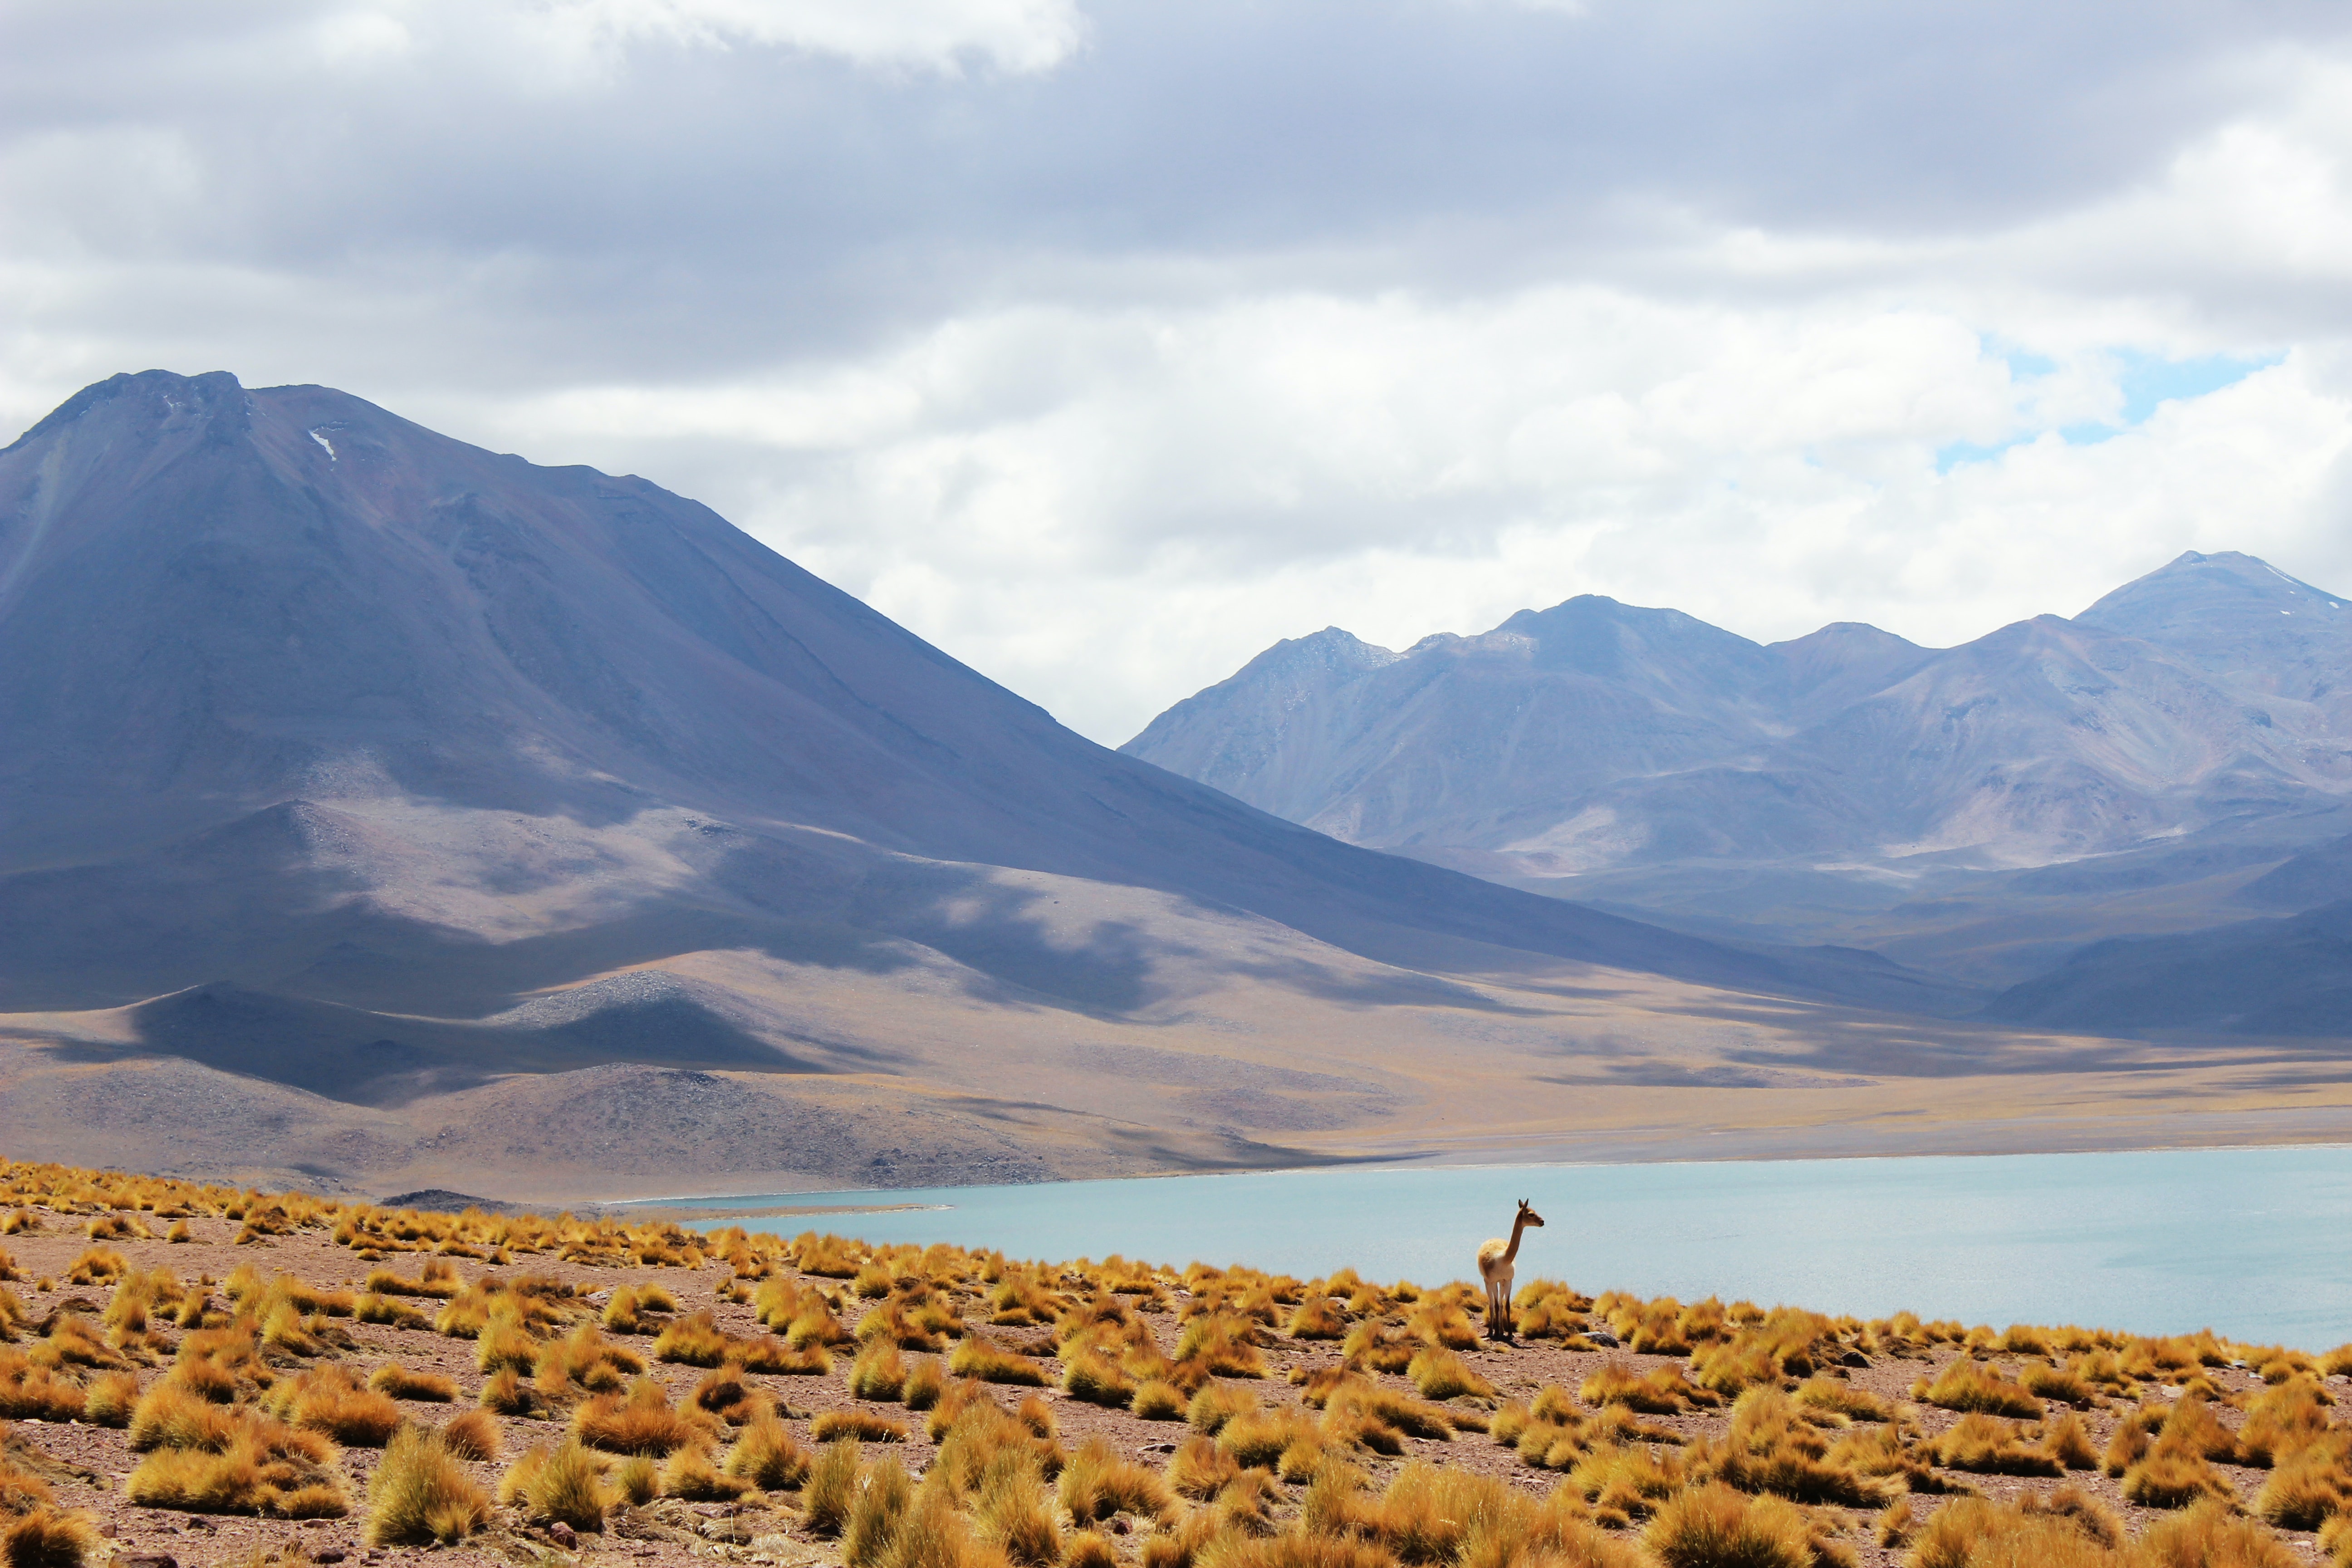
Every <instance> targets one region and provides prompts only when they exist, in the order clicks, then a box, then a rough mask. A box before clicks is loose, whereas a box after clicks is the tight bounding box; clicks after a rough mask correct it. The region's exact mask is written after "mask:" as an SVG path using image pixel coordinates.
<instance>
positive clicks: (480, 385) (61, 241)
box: [0, 0, 2352, 744]
mask: <svg viewBox="0 0 2352 1568" xmlns="http://www.w3.org/2000/svg"><path fill="white" fill-rule="evenodd" d="M2347 158H2352V7H2345V6H2342V5H2333V4H2324V3H2317V0H2313V3H2273V4H2239V5H2233V4H2229V3H2227V0H2210V3H2201V4H2182V3H2172V0H2137V3H2135V4H2132V5H2123V4H2115V3H2105V0H2083V3H2079V4H2074V5H2049V4H2047V3H2046V0H2040V3H2035V4H2021V3H2017V0H1974V3H1971V4H1967V5H1961V4H1958V3H1944V0H1931V3H1922V4H1918V5H1885V4H1884V0H1874V3H1864V0H1778V3H1775V0H1738V3H1732V0H1638V3H1636V0H1345V3H1341V0H1167V3H1150V4H1145V3H1118V0H414V3H378V4H346V3H342V0H309V3H304V4H279V3H274V0H242V3H240V4H239V5H234V6H208V5H169V6H165V5H142V4H131V3H128V0H79V3H77V0H54V3H26V0H0V427H5V435H0V440H5V439H6V438H8V437H13V435H14V433H15V432H16V431H18V430H21V429H23V428H24V427H26V426H29V425H30V424H32V423H33V422H34V421H35V420H37V418H38V417H39V416H41V415H42V414H44V413H46V412H47V410H48V409H49V408H51V407H53V406H54V405H57V404H58V403H59V402H61V401H63V400H64V399H65V398H66V397H67V396H68V395H71V394H72V393H73V392H74V391H75V390H76V389H78V388H79V387H80V386H82V385H84V384H87V383H89V382H91V381H95V380H98V379H100V378H102V377H104V376H107V375H110V374H114V373H116V372H119V371H128V370H142V369H148V368H163V369H169V370H177V371H181V372H184V373H190V374H193V373H196V372H201V371H207V370H227V371H230V372H233V373H234V374H236V375H237V376H238V378H239V379H241V380H242V381H244V382H245V383H246V384H248V385H257V386H258V385H271V384H280V383H287V382H316V383H323V384H330V385H334V386H339V387H341V388H342V389H344V390H346V391H349V392H352V393H355V394H357V395H361V396H363V397H366V398H368V399H370V400H372V401H373V402H375V403H378V404H381V405H383V406H385V407H387V408H390V409H392V410H393V411H394V412H395V413H398V414H402V415H404V416H407V417H409V418H412V419H415V420H417V421H418V422H420V423H423V424H425V425H428V426H433V427H434V428H436V429H439V430H442V431H445V432H446V433H448V434H450V435H453V436H457V437H461V438H463V439H466V440H469V441H474V442H478V443H479V444H481V445H483V446H487V447H493V448H496V449H499V450H501V451H513V452H519V453H521V454H522V455H524V456H526V457H529V458H532V459H533V460H535V461H540V462H546V463H575V462H576V463H588V464H592V465H593V466H595V467H597V468H604V469H607V470H610V471H615V472H631V473H637V474H642V475H644V476H646V478H648V479H653V480H655V481H656V482H657V483H659V484H661V485H664V486H665V487H667V488H668V489H673V490H676V491H678V492H680V493H682V494H685V495H688V496H692V497H694V498H696V499H698V500H703V501H705V502H708V503H709V504H710V505H711V506H713V507H715V508H716V509H718V510H719V511H720V512H721V513H723V514H725V515H726V516H727V517H729V518H730V519H731V520H732V521H735V522H737V523H739V524H740V525H741V526H742V527H744V528H745V529H747V530H749V531H751V532H752V533H753V534H755V535H757V536H758V537H759V538H761V540H763V541H765V542H768V543H769V544H771V545H772V546H773V547H774V548H776V549H777V550H779V551H781V552H783V553H785V554H787V555H789V556H791V557H793V559H794V560H796V561H798V562H799V563H802V564H803V565H804V566H806V567H808V568H809V569H811V570H812V571H814V572H816V573H818V574H822V575H824V576H825V577H827V578H829V579H830V580H832V581H833V582H835V583H837V584H840V585H841V586H843V587H844V588H846V589H848V590H849V591H850V592H852V593H855V594H856V595H859V596H860V597H862V598H865V599H866V600H867V601H868V602H869V603H871V604H873V605H875V606H876V607H877V608H878V609H880V610H882V611H883V612H884V613H886V614H887V615H889V616H893V617H895V618H896V619H898V621H900V622H901V623H903V624H904V625H906V626H908V627H910V628H912V629H913V630H914V631H916V632H918V633H919V634H920V635H921V636H923V637H928V638H929V639H930V640H931V641H933V642H934V643H936V644H938V645H939V646H940V647H943V648H944V649H946V650H947V651H948V652H950V654H953V655H954V656H955V657H957V658H961V659H962V660H964V661H965V662H966V663H968V664H971V666H973V667H974V668H978V669H980V670H981V671H982V672H983V673H985V674H987V675H989V676H992V677H993V678H994V679H998V680H1000V681H1002V682H1003V683H1004V684H1005V685H1007V686H1009V687H1011V688H1013V689H1015V690H1017V691H1019V692H1021V693H1022V694H1023V695H1024V696H1026V697H1029V698H1031V699H1033V700H1036V701H1038V702H1040V703H1042V704H1044V705H1045V707H1046V708H1048V709H1050V710H1052V711H1053V712H1054V713H1055V715H1056V716H1057V717H1059V718H1060V719H1062V720H1063V721H1065V722H1066V723H1068V724H1070V725H1072V726H1073V727H1075V728H1076V729H1078V730H1079V731H1083V732H1085V733H1087V734H1088V735H1090V736H1092V737H1094V738H1095V739H1097V740H1099V741H1102V742H1106V743H1108V744H1117V743H1118V742H1122V741H1124V740H1126V739H1127V738H1128V737H1129V736H1130V735H1132V734H1133V733H1135V731H1138V730H1139V729H1141V728H1142V726H1143V725H1144V724H1145V723H1146V722H1147V721H1149V720H1150V718H1151V716H1152V715H1153V714H1155V713H1157V712H1158V711H1160V710H1161V709H1163V708H1165V707H1166V706H1168V705H1169V704H1170V703H1171V702H1173V701H1175V700H1179V699H1181V698H1182V697H1184V696H1186V695H1189V694H1190V693H1192V691H1194V690H1196V689H1199V688H1201V687H1202V686H1205V685H1208V684H1210V683H1212V682H1213V681H1216V680H1218V679H1223V677H1225V676H1226V675H1228V674H1230V673H1232V671H1233V670H1234V669H1235V668H1238V667H1239V666H1240V665H1241V664H1243V663H1244V662H1245V661H1246V660H1247V659H1248V658H1251V657H1252V656H1253V655H1255V653H1257V652H1258V651H1260V650H1261V649H1263V648H1265V647H1266V646H1268V645H1269V644H1271V643H1273V642H1274V641H1276V639H1277V638H1281V637H1297V636H1302V635H1305V634H1307V633H1308V632H1312V631H1315V630H1318V629H1319V628H1320V627H1322V626H1327V625H1338V626H1345V627H1347V628H1348V629H1349V630H1350V631H1352V632H1354V633H1356V634H1357V635H1358V636H1360V637H1364V638H1366V639H1367V640H1370V641H1372V642H1377V643H1381V644H1385V645H1387V646H1390V647H1404V646H1408V645H1410V644H1411V643H1412V642H1413V641H1415V640H1417V639H1419V638H1420V637H1424V636H1427V635H1429V634H1432V633H1435V632H1461V633H1469V632H1475V631H1479V630H1483V629H1485V628H1486V627H1488V626H1493V625H1495V624H1496V623H1497V622H1499V621H1501V620H1502V619H1504V618H1505V617H1506V616H1508V615H1509V614H1511V613H1512V612H1513V611H1515V610H1517V609H1519V608H1522V607H1527V606H1542V605H1551V604H1555V603H1558V602H1559V601H1560V600H1562V599H1565V598H1568V597H1570V595H1576V594H1580V593H1595V594H1606V595H1612V596H1614V597H1617V598H1619V599H1622V600H1625V601H1628V602H1631V603H1636V604H1643V605H1672V606H1674V607H1675V608H1678V609H1682V610H1685V611H1687V612H1689V613H1691V614H1693V615H1696V616H1701V617H1702V618H1704V619H1706V620H1709V621H1712V622H1714V623H1716V624H1717V625H1718V626H1726V627H1727V628H1729V629H1731V630H1733V631H1736V632H1738V633H1740V634H1742V635H1744V636H1747V637H1754V638H1756V639H1758V640H1759V641H1771V640H1775V639H1778V638H1782V637H1795V636H1800V635H1801V634H1803V633H1805V632H1807V631H1811V630H1812V629H1813V628H1815V627H1817V626H1821V625H1822V624H1824V623H1827V622H1830V621H1837V620H1862V621H1868V622H1871V623H1873V624H1874V625H1877V626H1883V627H1885V628H1886V629H1888V630H1891V631H1895V632H1897V633H1900V634H1902V635H1903V636H1906V637H1911V638H1913V639H1914V640H1916V641H1918V642H1922V643H1926V644H1929V645H1934V646H1946V645H1949V644H1951V643H1955V642H1959V641H1964V640H1967V639H1969V638H1970V637H1978V636H1980V635H1982V634H1984V633H1985V632H1987V631H1990V630H1991V629H1993V628H1994V627H1996V626H2000V625H2002V624H2005V623H2007V622H2010V621H2013V620H2016V619H2019V618H2021V617H2023V616H2032V615H2036V614H2042V613H2057V614H2066V615H2071V614H2074V613H2075V612H2076V611H2079V610H2080V609H2082V608H2083V607H2084V605H2088V604H2089V603H2090V602H2091V601H2092V600H2094V599H2095V598H2097V597H2098V596H2099V595H2102V594H2104V593H2105V592H2106V591H2107V590H2109V589H2111V588H2113V587H2115V586H2116V585H2117V584H2121V583H2123V582H2125V581H2126V580H2128V579H2130V578H2132V577H2135V576H2137V575H2139V574H2142V573H2145V572H2147V571H2150V570H2153V569H2155V568H2156V567H2158V566H2160V565H2161V564H2163V563H2165V562H2166V561H2168V560H2169V559H2171V558H2172V557H2173V556H2175V555H2177V554H2179V552H2182V551H2184V550H2201V551H2215V550H2231V549H2236V550H2244V551H2248V552H2252V553H2254V554H2258V555H2261V556H2263V558H2264V559H2266V560H2268V561H2270V562H2272V563H2273V564H2275V565H2277V566H2279V567H2281V568H2282V569H2283V570H2284V571H2287V572H2289V573H2291V574H2294V575H2295V576H2297V577H2301V578H2304V579H2306V580H2308V581H2312V582H2315V583H2317V584H2320V585H2322V586H2323V587H2328V588H2331V589H2337V590H2345V589H2352V173H2348V172H2347Z"/></svg>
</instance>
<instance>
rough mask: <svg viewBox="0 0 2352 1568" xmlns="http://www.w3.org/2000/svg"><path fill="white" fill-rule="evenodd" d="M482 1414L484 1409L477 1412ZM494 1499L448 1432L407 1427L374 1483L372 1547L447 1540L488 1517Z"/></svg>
mask: <svg viewBox="0 0 2352 1568" xmlns="http://www.w3.org/2000/svg"><path fill="white" fill-rule="evenodd" d="M477 1414H478V1413H477ZM489 1515H490V1500H489V1497H488V1494H487V1493H485V1492H484V1491H483V1490H482V1489H481V1488H480V1487H478V1486H477V1485H475V1484H474V1481H473V1479H472V1478H471V1477H470V1476H468V1475H467V1473H466V1467H465V1466H464V1464H463V1463H461V1462H460V1459H459V1456H457V1454H455V1453H453V1452H451V1451H450V1448H449V1446H448V1445H447V1443H446V1441H445V1440H444V1438H443V1436H442V1435H441V1434H440V1433H437V1432H431V1431H427V1430H426V1429H425V1428H424V1427H421V1426H403V1427H402V1428H401V1429H400V1431H399V1432H398V1433H397V1434H396V1435H395V1436H394V1437H393V1439H392V1441H391V1443H390V1444H389V1445H388V1446H387V1447H385V1449H384V1453H383V1463H382V1464H381V1465H378V1466H377V1467H376V1471H375V1476H374V1478H373V1479H372V1480H370V1481H369V1483H368V1517H367V1542H368V1544H369V1545H371V1546H421V1545H424V1544H425V1543H426V1542H439V1543H441V1544H443V1545H446V1544H448V1543H450V1542H457V1541H462V1540H464V1539H465V1538H466V1537H467V1536H468V1535H471V1534H473V1533H474V1532H475V1531H478V1530H479V1529H481V1528H482V1526H483V1525H484V1524H485V1523H486V1522H488V1519H489Z"/></svg>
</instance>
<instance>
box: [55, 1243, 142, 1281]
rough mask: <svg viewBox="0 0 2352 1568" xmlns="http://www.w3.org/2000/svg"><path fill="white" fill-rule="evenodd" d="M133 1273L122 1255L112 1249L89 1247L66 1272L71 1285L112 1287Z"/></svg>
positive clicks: (85, 1248) (83, 1250)
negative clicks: (118, 1280) (115, 1282)
mask: <svg viewBox="0 0 2352 1568" xmlns="http://www.w3.org/2000/svg"><path fill="white" fill-rule="evenodd" d="M130 1271H131V1265H130V1264H129V1263H128V1262H127V1261H125V1259H124V1258H123V1256H122V1254H121V1253H119V1252H117V1251H115V1250H114V1248H112V1247H84V1248H83V1249H82V1254H81V1256H80V1257H79V1258H75V1259H74V1260H73V1263H72V1266H71V1267H69V1268H67V1270H66V1283H68V1284H69V1285H111V1284H112V1283H114V1281H116V1280H117V1279H121V1278H122V1277H123V1276H124V1275H125V1274H127V1273H129V1272H130Z"/></svg>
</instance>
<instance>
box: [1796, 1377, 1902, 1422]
mask: <svg viewBox="0 0 2352 1568" xmlns="http://www.w3.org/2000/svg"><path fill="white" fill-rule="evenodd" d="M1797 1403H1798V1404H1800V1405H1804V1406H1805V1407H1806V1408H1807V1409H1809V1410H1827V1411H1830V1412H1831V1413H1832V1414H1833V1415H1843V1416H1844V1417H1845V1418H1846V1419H1847V1420H1849V1421H1892V1420H1894V1419H1895V1407H1894V1406H1893V1405H1889V1404H1888V1403H1887V1402H1886V1401H1885V1400H1884V1399H1881V1398H1880V1397H1879V1396H1878V1395H1877V1394H1873V1393H1871V1392H1870V1390H1868V1389H1866V1388H1856V1387H1855V1386H1854V1385H1853V1384H1850V1383H1841V1382H1839V1381H1838V1380H1837V1379H1836V1378H1834V1377H1815V1378H1809V1379H1807V1380H1806V1381H1805V1382H1803V1383H1801V1384H1798V1386H1797Z"/></svg>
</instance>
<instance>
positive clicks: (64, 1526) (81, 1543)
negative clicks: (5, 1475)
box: [0, 1508, 103, 1568]
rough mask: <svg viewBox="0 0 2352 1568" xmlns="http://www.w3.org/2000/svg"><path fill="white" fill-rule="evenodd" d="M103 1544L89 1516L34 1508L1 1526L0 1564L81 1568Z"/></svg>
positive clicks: (15, 1567) (18, 1567)
mask: <svg viewBox="0 0 2352 1568" xmlns="http://www.w3.org/2000/svg"><path fill="white" fill-rule="evenodd" d="M102 1541H103V1537H101V1536H100V1534H99V1533H98V1526H97V1524H96V1522H95V1521H92V1520H91V1518H90V1517H89V1515H88V1514H86V1513H83V1512H81V1511H80V1510H73V1511H71V1512H67V1511H63V1510H58V1509H53V1508H36V1509H33V1510H30V1511H29V1512H26V1513H24V1514H21V1515H19V1516H17V1517H16V1518H15V1519H12V1520H8V1521H6V1522H5V1524H0V1563H5V1564H6V1565H7V1568H82V1564H83V1563H86V1562H88V1561H89V1557H90V1555H91V1554H92V1553H93V1552H97V1550H98V1549H99V1547H100V1543H101V1542H102Z"/></svg>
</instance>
